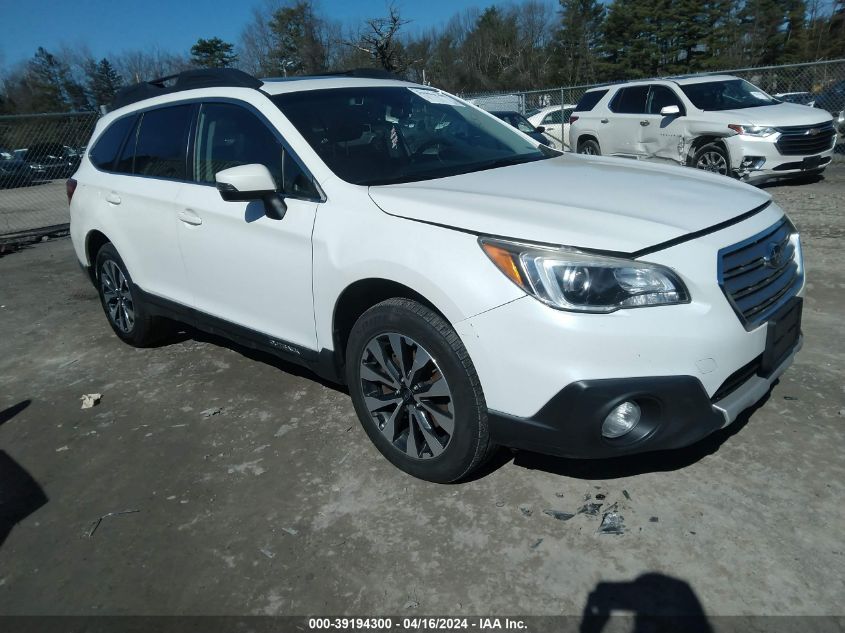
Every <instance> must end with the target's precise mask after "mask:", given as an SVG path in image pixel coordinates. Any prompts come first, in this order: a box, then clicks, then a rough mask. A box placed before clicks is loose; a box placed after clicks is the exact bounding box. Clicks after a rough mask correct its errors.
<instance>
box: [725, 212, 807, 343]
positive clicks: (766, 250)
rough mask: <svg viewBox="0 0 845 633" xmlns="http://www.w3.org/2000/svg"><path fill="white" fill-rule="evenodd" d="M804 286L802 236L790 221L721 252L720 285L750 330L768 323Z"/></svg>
mask: <svg viewBox="0 0 845 633" xmlns="http://www.w3.org/2000/svg"><path fill="white" fill-rule="evenodd" d="M803 282H804V269H803V262H802V261H801V247H800V243H799V241H798V234H797V233H796V232H795V227H793V226H792V224H791V223H790V222H789V220H787V219H786V217H784V218H783V219H781V220H780V221H779V222H777V223H776V224H774V225H772V226H771V227H769V228H768V229H766V230H765V231H762V232H761V233H758V234H757V235H755V236H753V237H750V238H749V239H747V240H745V241H743V242H740V243H739V244H734V245H733V246H728V247H727V248H723V249H722V250H720V251H719V285H720V286H721V287H722V291H723V292H724V293H725V296H726V297H727V298H728V301H729V302H730V304H731V305H732V306H733V309H734V311H736V313H737V315H738V316H739V318H740V320H741V321H742V323H743V325H745V327H746V329H748V330H752V329H754V328H755V327H757V326H758V325H760V324H761V323H763V322H765V321H766V320H768V319H769V317H770V316H771V315H772V314H773V313H774V312H776V311H777V309H778V308H780V307H781V306H782V305H783V304H784V303H786V302H787V301H788V300H789V299H790V298H792V297H793V296H795V294H796V293H797V292H798V291H799V290H800V289H801V284H802V283H803Z"/></svg>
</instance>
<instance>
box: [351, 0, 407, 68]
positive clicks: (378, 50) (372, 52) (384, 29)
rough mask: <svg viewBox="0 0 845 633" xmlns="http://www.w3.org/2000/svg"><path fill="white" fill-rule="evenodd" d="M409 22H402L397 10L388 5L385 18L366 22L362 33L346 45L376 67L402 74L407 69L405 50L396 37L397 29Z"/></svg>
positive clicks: (371, 19) (393, 6)
mask: <svg viewBox="0 0 845 633" xmlns="http://www.w3.org/2000/svg"><path fill="white" fill-rule="evenodd" d="M409 22H410V20H403V19H402V17H401V15H400V13H399V9H398V8H396V6H395V5H392V4H391V5H390V7H389V9H388V14H387V17H381V18H370V19H369V20H366V22H365V27H364V31H363V32H362V33H361V34H360V35H359V36H358V38H357V40H355V41H348V42H346V44H347V45H348V46H351V47H353V48H355V49H357V50H359V51H361V52H363V53H366V54H367V55H368V56H369V57H370V58H371V59H372V60H373V61H374V62H375V63H376V64H377V65H378V66H380V67H381V68H383V69H384V70H386V71H388V72H391V73H401V72H404V71H405V70H406V69H407V67H408V62H407V61H406V59H405V54H404V53H405V50H404V46H403V45H402V41H401V40H400V39H399V37H398V33H399V29H401V28H402V27H403V26H404V25H406V24H408V23H409Z"/></svg>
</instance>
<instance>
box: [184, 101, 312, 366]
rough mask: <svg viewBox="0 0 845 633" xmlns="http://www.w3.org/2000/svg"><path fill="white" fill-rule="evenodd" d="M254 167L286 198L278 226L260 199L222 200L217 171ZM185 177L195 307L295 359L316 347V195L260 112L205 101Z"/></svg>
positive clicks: (235, 104) (187, 239)
mask: <svg viewBox="0 0 845 633" xmlns="http://www.w3.org/2000/svg"><path fill="white" fill-rule="evenodd" d="M253 163H260V164H262V165H265V166H266V167H267V168H268V169H269V170H270V173H271V174H272V175H273V177H274V178H275V180H276V184H277V185H278V187H279V191H281V192H282V193H283V194H284V200H285V203H286V204H287V214H286V215H285V217H284V218H283V219H282V220H272V219H270V218H268V217H266V216H265V215H264V206H263V203H262V202H261V201H259V200H254V201H251V202H226V201H224V200H223V199H222V198H221V197H220V193H219V192H218V191H217V188H216V186H215V177H214V176H215V174H216V173H217V172H218V171H221V170H223V169H227V168H230V167H236V166H238V165H247V164H253ZM191 173H192V179H193V182H192V183H190V184H187V185H185V187H184V189H183V190H182V191H181V192H180V194H179V196H178V202H177V205H176V206H178V214H177V215H178V217H179V221H178V222H179V227H178V230H179V239H180V243H181V245H182V252H183V254H184V257H185V265H186V267H187V270H188V278H189V280H190V283H191V286H192V289H193V292H194V296H195V300H194V306H195V307H196V309H197V310H199V311H200V312H203V313H205V314H209V315H212V316H214V317H218V318H220V319H223V320H224V321H227V322H229V323H230V324H231V323H234V324H237V325H238V326H242V327H244V328H247V329H248V330H250V331H251V332H241V333H242V334H244V335H247V336H252V337H253V338H255V337H261V338H262V342H264V343H269V344H270V345H273V346H275V347H277V348H279V349H281V350H283V351H286V352H288V353H291V354H293V355H296V356H300V355H301V354H303V353H305V351H304V349H299V348H305V349H310V350H313V349H315V348H316V346H317V339H316V331H315V326H314V308H313V297H312V292H311V270H312V265H311V233H312V230H313V227H314V220H315V217H316V213H317V206H318V202H319V200H320V194H319V192H318V189H317V187H316V186H315V185H314V183H313V178H312V177H311V176H310V174H309V173H308V172H307V171H306V170H305V169H304V167H303V166H302V163H301V162H300V161H299V159H298V158H297V157H296V156H295V155H294V153H293V152H292V151H291V150H290V148H289V147H288V146H287V144H286V143H284V141H283V139H282V138H281V136H280V135H279V134H278V132H277V131H276V130H275V129H274V128H273V127H272V126H271V124H270V123H269V122H267V121H266V120H265V119H264V118H263V117H262V116H261V115H260V114H259V113H258V111H257V110H255V109H253V108H252V107H251V106H248V105H247V104H243V103H240V102H231V101H220V102H210V103H204V104H202V108H201V110H200V112H199V116H198V119H197V126H196V140H195V142H194V149H193V159H192V165H191Z"/></svg>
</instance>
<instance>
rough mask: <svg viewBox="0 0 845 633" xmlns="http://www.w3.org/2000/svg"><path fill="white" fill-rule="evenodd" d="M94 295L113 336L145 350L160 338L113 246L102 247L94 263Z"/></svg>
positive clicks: (157, 325) (157, 323) (156, 322)
mask: <svg viewBox="0 0 845 633" xmlns="http://www.w3.org/2000/svg"><path fill="white" fill-rule="evenodd" d="M95 271H96V279H97V291H98V292H99V294H100V303H101V304H102V306H103V311H104V312H105V313H106V318H107V319H108V322H109V325H110V326H111V328H112V330H114V333H115V334H117V336H118V337H119V338H120V339H121V340H123V341H124V342H126V343H129V344H130V345H133V346H135V347H147V346H149V345H151V344H153V343H155V342H156V341H158V340H159V339H160V337H161V332H162V327H161V323H160V320H159V319H157V318H156V317H154V316H152V315H151V314H150V313H149V311H148V310H147V307H146V306H145V305H144V302H143V300H142V299H141V298H140V293H139V292H138V289H137V287H136V286H135V284H134V283H132V277H130V275H129V271H128V270H127V269H126V264H124V263H123V260H122V259H121V258H120V255H119V254H118V252H117V249H116V248H115V247H114V246H113V245H112V244H110V243H109V244H105V245H104V246H103V247H102V248H101V249H100V250H99V251H98V252H97V258H96V261H95Z"/></svg>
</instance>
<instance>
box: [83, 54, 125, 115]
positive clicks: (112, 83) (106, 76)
mask: <svg viewBox="0 0 845 633" xmlns="http://www.w3.org/2000/svg"><path fill="white" fill-rule="evenodd" d="M87 74H88V90H89V91H90V93H91V100H92V102H93V103H94V105H96V106H101V105H107V104H109V103H111V102H112V100H113V99H114V96H115V94H116V93H117V91H118V90H119V89H120V87H121V86H122V85H123V78H122V77H121V76H120V74H119V73H118V72H117V71H116V70H115V68H114V66H112V64H111V62H110V61H109V60H108V59H106V58H103V59H101V60H100V61H99V62H97V63H93V60H92V63H91V64H90V65H89V67H88V68H87Z"/></svg>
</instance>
